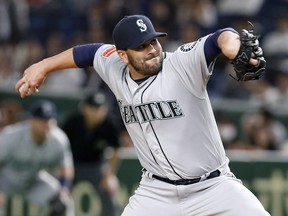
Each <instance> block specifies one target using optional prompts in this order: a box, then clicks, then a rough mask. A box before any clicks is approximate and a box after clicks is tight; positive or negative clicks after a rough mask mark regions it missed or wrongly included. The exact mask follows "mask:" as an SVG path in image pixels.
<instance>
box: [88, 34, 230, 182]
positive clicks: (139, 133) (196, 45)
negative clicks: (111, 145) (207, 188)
mask: <svg viewBox="0 0 288 216" xmlns="http://www.w3.org/2000/svg"><path fill="white" fill-rule="evenodd" d="M206 39H207V37H203V38H201V39H199V40H198V41H196V42H192V43H189V44H185V45H183V46H180V47H179V48H178V50H176V51H175V52H174V53H164V57H165V58H164V62H163V68H162V71H161V72H159V73H158V74H157V75H154V76H151V77H149V78H148V79H147V80H146V81H144V82H143V83H141V84H140V85H138V84H137V83H136V82H134V81H133V80H132V79H131V77H130V75H129V70H128V68H127V66H126V65H125V64H124V63H123V62H122V60H121V59H120V58H119V57H118V55H117V53H116V51H115V48H114V47H113V46H112V45H103V46H101V47H100V48H99V49H98V51H97V52H96V54H95V58H94V68H95V69H96V71H97V72H98V74H99V75H100V76H101V77H102V79H103V80H104V81H105V82H106V83H107V84H108V85H109V87H110V88H111V89H112V91H113V92H114V94H115V96H116V98H117V100H118V103H119V107H120V112H121V115H122V118H123V121H124V123H125V125H126V128H127V130H128V132H129V134H130V136H131V138H132V140H133V142H134V145H135V148H136V151H137V154H138V157H139V160H140V163H141V164H142V166H143V167H145V168H146V169H147V170H148V171H150V172H151V173H153V174H156V175H159V176H166V177H168V178H170V179H179V178H181V177H182V178H193V177H196V176H201V175H203V174H204V173H206V172H210V171H213V170H215V169H216V168H217V167H219V166H221V165H223V164H225V163H227V162H228V159H227V158H226V156H225V152H224V148H223V145H222V142H221V139H220V135H219V132H218V129H217V125H216V121H215V119H214V115H213V110H212V108H211V105H210V101H209V98H208V94H207V91H206V84H207V82H208V80H209V77H210V75H211V73H212V69H213V64H212V66H211V67H210V68H208V67H207V64H206V60H205V55H204V42H205V40H206Z"/></svg>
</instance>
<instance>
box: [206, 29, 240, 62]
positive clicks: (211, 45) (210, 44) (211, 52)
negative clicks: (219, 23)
mask: <svg viewBox="0 0 288 216" xmlns="http://www.w3.org/2000/svg"><path fill="white" fill-rule="evenodd" d="M224 31H232V32H235V33H237V34H238V32H237V31H236V30H235V29H233V28H224V29H220V30H218V31H216V32H215V33H214V34H211V35H210V36H209V37H208V38H207V40H206V41H205V44H204V53H205V58H206V62H207V65H210V63H211V62H212V61H213V60H214V59H215V58H216V57H217V56H218V55H219V54H220V53H221V49H220V48H219V47H218V43H217V39H218V37H219V35H220V34H221V33H222V32H224Z"/></svg>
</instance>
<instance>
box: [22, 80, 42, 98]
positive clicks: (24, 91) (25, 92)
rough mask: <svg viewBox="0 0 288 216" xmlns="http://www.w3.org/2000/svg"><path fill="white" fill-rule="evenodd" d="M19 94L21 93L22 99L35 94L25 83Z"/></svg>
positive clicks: (36, 90)
mask: <svg viewBox="0 0 288 216" xmlns="http://www.w3.org/2000/svg"><path fill="white" fill-rule="evenodd" d="M35 92H39V90H38V88H36V89H35ZM19 93H20V95H21V97H24V96H29V95H31V94H32V93H33V91H32V90H31V88H30V87H29V84H28V83H27V82H24V83H23V84H22V85H21V86H20V88H19Z"/></svg>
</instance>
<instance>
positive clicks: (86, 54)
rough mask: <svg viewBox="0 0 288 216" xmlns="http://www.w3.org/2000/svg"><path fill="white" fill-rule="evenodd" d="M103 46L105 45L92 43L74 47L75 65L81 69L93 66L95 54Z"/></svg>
mask: <svg viewBox="0 0 288 216" xmlns="http://www.w3.org/2000/svg"><path fill="white" fill-rule="evenodd" d="M102 45H103V43H92V44H85V45H78V46H75V47H73V57H74V61H75V64H76V65H77V66H78V67H79V68H85V67H91V66H93V61H94V56H95V53H96V51H97V50H98V49H99V47H101V46H102Z"/></svg>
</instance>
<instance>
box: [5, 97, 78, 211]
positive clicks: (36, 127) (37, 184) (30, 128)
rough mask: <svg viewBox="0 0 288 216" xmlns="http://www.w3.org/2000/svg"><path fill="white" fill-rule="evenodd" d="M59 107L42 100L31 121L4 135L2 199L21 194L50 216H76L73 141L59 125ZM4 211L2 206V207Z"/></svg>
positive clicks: (6, 128)
mask: <svg viewBox="0 0 288 216" xmlns="http://www.w3.org/2000/svg"><path fill="white" fill-rule="evenodd" d="M56 115H57V112H56V107H55V105H54V104H53V103H52V102H50V101H47V100H39V101H37V102H35V103H34V104H33V105H32V106H31V108H30V116H29V119H28V120H27V121H23V122H19V123H16V124H12V125H9V126H6V127H4V128H3V130H2V131H1V133H0V197H1V199H0V200H1V201H2V202H0V204H2V211H3V212H4V207H5V203H7V200H8V198H10V197H11V196H13V195H15V194H20V195H22V196H23V198H24V199H26V200H27V201H28V202H30V203H33V204H35V205H38V206H41V207H43V211H44V212H47V213H48V214H47V215H50V216H64V215H65V216H74V209H73V201H72V199H71V198H70V195H69V187H70V183H71V182H72V179H73V176H74V167H73V160H72V153H71V150H70V144H69V139H68V138H67V136H66V134H65V133H64V132H63V131H62V130H61V129H60V128H59V127H58V126H57V121H56ZM0 209H1V207H0Z"/></svg>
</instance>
